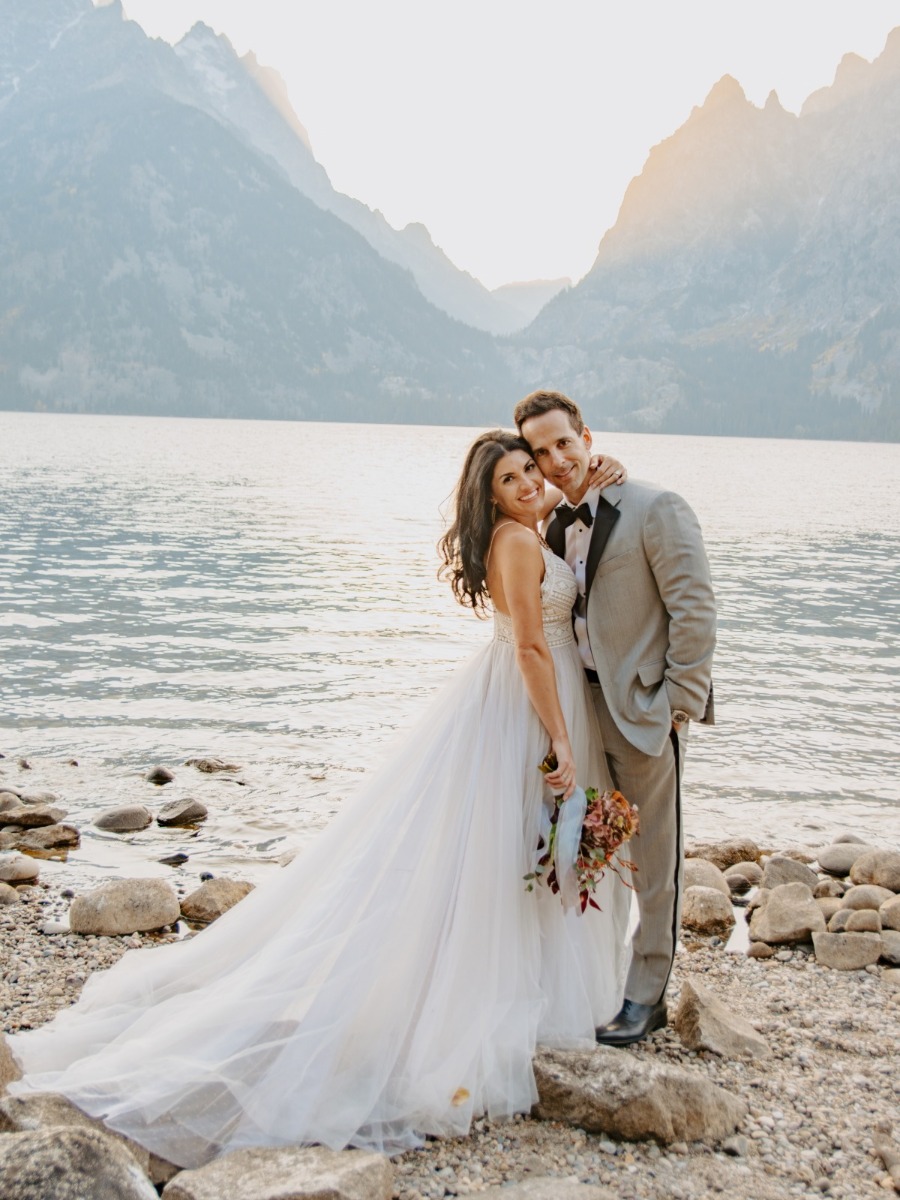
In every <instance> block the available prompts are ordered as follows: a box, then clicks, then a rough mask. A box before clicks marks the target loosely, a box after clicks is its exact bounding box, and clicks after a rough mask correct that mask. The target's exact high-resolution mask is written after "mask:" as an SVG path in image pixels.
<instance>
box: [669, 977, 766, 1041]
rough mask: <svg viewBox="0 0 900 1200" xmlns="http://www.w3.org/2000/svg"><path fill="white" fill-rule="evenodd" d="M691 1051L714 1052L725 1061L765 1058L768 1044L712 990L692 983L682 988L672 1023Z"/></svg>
mask: <svg viewBox="0 0 900 1200" xmlns="http://www.w3.org/2000/svg"><path fill="white" fill-rule="evenodd" d="M672 1023H673V1025H674V1027H675V1032H676V1033H677V1034H678V1036H679V1037H680V1038H681V1041H682V1042H683V1043H684V1045H685V1046H687V1048H688V1049H689V1050H711V1051H712V1052H713V1054H719V1055H721V1056H722V1057H723V1058H737V1057H740V1056H744V1055H749V1056H750V1057H751V1058H766V1057H767V1056H768V1054H769V1044H768V1042H767V1041H766V1039H765V1038H764V1037H763V1036H762V1035H761V1034H759V1033H757V1031H756V1030H755V1029H754V1028H753V1026H752V1025H751V1024H750V1022H749V1021H745V1020H744V1018H743V1017H741V1016H739V1015H738V1014H737V1013H735V1012H732V1010H731V1009H730V1008H727V1007H726V1006H725V1005H724V1004H723V1003H722V1001H721V1000H719V999H718V997H717V996H715V995H714V993H713V992H712V991H710V990H709V988H705V987H703V986H702V985H701V984H699V983H694V982H693V981H692V980H685V982H684V983H683V984H682V986H681V997H680V999H679V1002H678V1008H677V1009H676V1010H675V1016H674V1018H673V1021H672Z"/></svg>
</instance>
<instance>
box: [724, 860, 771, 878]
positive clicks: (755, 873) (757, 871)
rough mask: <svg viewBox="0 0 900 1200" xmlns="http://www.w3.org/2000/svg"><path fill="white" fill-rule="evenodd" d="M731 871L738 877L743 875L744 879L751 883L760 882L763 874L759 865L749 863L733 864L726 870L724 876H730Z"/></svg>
mask: <svg viewBox="0 0 900 1200" xmlns="http://www.w3.org/2000/svg"><path fill="white" fill-rule="evenodd" d="M732 871H734V872H736V873H737V874H738V875H743V876H744V878H745V879H749V880H750V882H751V883H761V882H762V875H763V873H762V867H761V866H760V865H759V863H755V862H749V861H748V862H739V863H735V864H734V865H733V866H731V867H729V868H728V870H727V871H726V872H725V874H726V875H730V874H731V872H732Z"/></svg>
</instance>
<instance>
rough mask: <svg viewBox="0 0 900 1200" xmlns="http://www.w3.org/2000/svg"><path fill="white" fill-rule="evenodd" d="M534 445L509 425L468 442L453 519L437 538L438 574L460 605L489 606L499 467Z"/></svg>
mask: <svg viewBox="0 0 900 1200" xmlns="http://www.w3.org/2000/svg"><path fill="white" fill-rule="evenodd" d="M513 450H524V451H525V453H526V454H528V455H530V454H531V447H530V446H529V445H528V443H527V442H526V441H525V439H524V438H521V437H519V436H518V434H515V433H509V432H507V430H505V429H489V430H488V431H487V433H482V434H481V435H480V436H479V437H477V438H476V439H475V441H474V442H473V443H472V445H471V446H470V447H469V452H468V454H467V455H466V461H465V462H464V463H463V469H462V474H461V475H460V477H459V482H458V483H457V485H456V490H455V491H454V493H453V524H452V525H451V526H450V528H449V529H448V530H447V532H446V533H445V534H444V536H443V537H442V538H441V540H440V541H439V542H438V550H439V551H440V555H441V558H442V560H443V562H442V564H441V567H440V569H439V570H438V578H439V579H444V580H447V581H448V582H449V584H450V586H451V588H452V589H453V595H454V596H455V597H456V599H457V600H458V601H459V603H460V604H463V605H465V606H466V607H467V608H471V609H473V610H474V611H475V612H476V613H477V614H478V615H479V616H484V615H485V612H486V609H487V596H488V590H487V584H486V578H485V577H486V574H487V568H486V565H485V561H484V560H485V555H486V554H487V551H488V546H489V545H490V543H491V531H492V529H493V526H494V513H493V511H492V509H493V501H492V498H491V485H492V483H493V481H494V468H495V467H496V465H497V463H498V462H499V460H500V459H501V458H502V457H503V455H504V454H509V453H510V452H511V451H513Z"/></svg>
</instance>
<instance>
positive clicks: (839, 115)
mask: <svg viewBox="0 0 900 1200" xmlns="http://www.w3.org/2000/svg"><path fill="white" fill-rule="evenodd" d="M513 340H514V345H515V349H514V350H513V351H512V352H511V355H510V361H511V364H512V366H513V368H514V370H515V371H516V373H517V375H518V376H519V377H520V379H521V380H522V381H523V382H524V380H525V379H533V378H547V377H550V378H553V379H554V380H555V381H556V383H557V384H558V386H560V387H562V388H563V389H569V390H571V391H572V392H573V394H577V395H579V396H581V397H589V404H590V407H591V408H592V409H593V410H594V411H595V413H599V421H600V424H601V426H602V427H606V428H616V427H620V428H631V429H641V428H644V429H656V430H668V431H672V432H704V433H757V434H773V435H788V436H795V435H800V436H830V437H850V438H860V437H861V438H888V439H894V440H896V439H898V438H900V371H898V368H900V30H895V31H894V32H893V33H892V34H891V36H890V37H889V39H888V41H887V44H886V46H885V50H884V52H883V53H882V55H880V57H879V58H878V59H876V60H875V62H873V63H871V64H869V63H866V62H865V61H864V60H862V59H860V58H858V57H857V56H855V55H853V56H848V57H847V58H845V59H844V60H843V62H842V63H841V65H840V67H839V68H838V71H837V74H836V77H835V82H834V85H833V86H832V87H830V88H825V89H822V90H820V91H819V92H817V93H815V94H814V95H813V96H811V97H810V98H809V100H808V101H807V103H806V104H805V105H804V107H803V110H802V111H801V114H800V116H799V117H796V116H793V115H791V114H789V113H787V112H786V111H785V110H784V109H783V108H782V107H781V105H780V104H779V102H778V99H777V97H776V96H775V95H774V94H773V95H771V96H770V97H769V100H768V102H767V103H766V104H765V106H764V107H763V108H761V109H760V108H756V107H755V106H753V105H752V104H750V103H749V101H747V99H746V97H745V96H744V93H743V91H742V90H741V88H740V86H739V84H738V83H737V82H736V81H735V80H733V79H731V78H729V77H727V76H726V77H725V78H724V79H722V80H721V81H720V82H719V83H718V84H717V85H716V86H715V87H714V88H713V89H712V91H711V92H710V94H709V96H708V97H707V99H706V102H705V103H704V104H703V105H702V106H701V107H699V108H696V109H694V111H693V113H692V114H691V116H690V118H689V119H688V120H687V121H686V122H685V124H684V125H683V126H682V127H681V128H680V129H679V130H678V131H677V132H676V133H675V134H673V135H672V137H670V138H668V139H666V141H664V142H662V143H661V144H660V145H658V146H656V147H654V148H653V150H652V151H651V153H650V155H649V157H648V159H647V163H646V165H645V167H644V169H643V171H642V173H641V175H640V176H638V177H637V178H636V179H635V180H633V181H632V183H631V185H630V186H629V188H628V190H627V192H626V195H625V198H624V200H623V203H622V207H621V210H620V213H619V218H618V220H617V222H616V225H615V226H614V227H613V228H612V229H611V230H610V231H609V232H608V233H607V234H606V236H605V237H604V238H603V241H602V242H601V245H600V249H599V252H598V255H597V259H596V261H595V263H594V266H593V267H592V269H591V271H590V272H589V273H588V275H587V276H585V278H584V279H583V280H582V281H581V283H579V284H578V285H577V286H576V287H575V288H572V289H571V290H569V291H566V292H563V293H561V294H560V295H559V296H557V297H556V298H555V299H554V300H552V301H551V302H550V304H549V305H548V306H547V307H546V308H545V309H544V310H543V311H542V313H541V314H540V315H539V316H538V317H537V319H536V320H535V322H534V323H533V324H532V325H531V326H530V327H529V328H528V330H527V331H526V332H525V333H524V334H522V335H518V336H517V337H516V338H515V339H513ZM595 419H597V418H595Z"/></svg>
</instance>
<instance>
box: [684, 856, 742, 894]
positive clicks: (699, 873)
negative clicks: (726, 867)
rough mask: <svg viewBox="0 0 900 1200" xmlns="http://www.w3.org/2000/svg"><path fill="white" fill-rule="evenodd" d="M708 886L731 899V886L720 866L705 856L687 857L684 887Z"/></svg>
mask: <svg viewBox="0 0 900 1200" xmlns="http://www.w3.org/2000/svg"><path fill="white" fill-rule="evenodd" d="M692 887H706V888H715V889H716V891H719V892H721V893H722V895H723V896H726V897H727V898H728V900H729V901H730V900H731V888H730V886H729V884H728V882H727V880H726V879H725V875H724V874H723V872H722V871H720V870H719V868H718V867H717V866H716V865H715V864H714V863H711V862H707V860H706V859H705V858H687V859H685V862H684V888H685V890H687V888H692Z"/></svg>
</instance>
